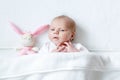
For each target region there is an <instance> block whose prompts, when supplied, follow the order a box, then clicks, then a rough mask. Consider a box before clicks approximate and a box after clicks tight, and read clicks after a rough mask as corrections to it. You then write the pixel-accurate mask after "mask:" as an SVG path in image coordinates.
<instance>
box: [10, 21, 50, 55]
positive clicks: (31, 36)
mask: <svg viewBox="0 0 120 80" xmlns="http://www.w3.org/2000/svg"><path fill="white" fill-rule="evenodd" d="M10 24H11V27H12V28H13V30H14V31H15V32H16V33H17V34H19V35H20V36H21V40H22V46H23V47H22V48H20V52H19V54H20V55H28V54H34V53H36V52H38V50H39V48H38V47H35V43H36V40H35V39H36V37H37V36H38V35H40V34H41V33H42V32H43V31H45V30H47V29H48V28H49V25H44V26H40V27H39V28H38V29H37V30H36V31H34V32H23V31H22V30H21V29H20V28H19V27H18V26H17V25H16V24H14V23H13V22H10Z"/></svg>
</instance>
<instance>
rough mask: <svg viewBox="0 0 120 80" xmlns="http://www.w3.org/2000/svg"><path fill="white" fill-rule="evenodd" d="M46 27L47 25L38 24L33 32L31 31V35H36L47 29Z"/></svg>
mask: <svg viewBox="0 0 120 80" xmlns="http://www.w3.org/2000/svg"><path fill="white" fill-rule="evenodd" d="M48 28H49V25H44V26H40V27H39V28H38V29H37V30H36V31H35V32H33V33H32V35H33V36H35V37H36V36H38V35H39V34H40V33H42V32H43V31H45V30H47V29H48Z"/></svg>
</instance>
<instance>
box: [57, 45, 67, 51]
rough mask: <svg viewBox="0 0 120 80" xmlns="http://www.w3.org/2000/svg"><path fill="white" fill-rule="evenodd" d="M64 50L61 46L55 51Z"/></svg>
mask: <svg viewBox="0 0 120 80" xmlns="http://www.w3.org/2000/svg"><path fill="white" fill-rule="evenodd" d="M64 49H65V46H61V47H59V48H58V49H57V51H58V52H61V51H62V50H64Z"/></svg>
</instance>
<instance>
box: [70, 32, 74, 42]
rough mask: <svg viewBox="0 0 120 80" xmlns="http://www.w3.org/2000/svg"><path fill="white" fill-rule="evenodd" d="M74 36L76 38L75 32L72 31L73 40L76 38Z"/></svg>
mask: <svg viewBox="0 0 120 80" xmlns="http://www.w3.org/2000/svg"><path fill="white" fill-rule="evenodd" d="M74 38H75V32H72V35H71V39H70V40H71V41H73V40H74Z"/></svg>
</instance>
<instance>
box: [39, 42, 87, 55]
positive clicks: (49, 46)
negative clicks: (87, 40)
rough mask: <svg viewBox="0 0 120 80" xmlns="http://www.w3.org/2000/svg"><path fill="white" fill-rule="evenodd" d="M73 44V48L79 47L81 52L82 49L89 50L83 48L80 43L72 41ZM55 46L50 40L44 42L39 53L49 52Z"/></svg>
mask: <svg viewBox="0 0 120 80" xmlns="http://www.w3.org/2000/svg"><path fill="white" fill-rule="evenodd" d="M73 46H74V47H75V48H77V49H79V50H80V52H83V51H84V52H89V51H88V49H87V48H85V47H84V46H83V45H81V44H80V43H74V44H73ZM55 48H56V45H55V44H53V43H52V42H47V43H45V44H44V45H43V46H42V47H41V49H40V51H39V53H49V52H51V51H52V50H53V49H55Z"/></svg>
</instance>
